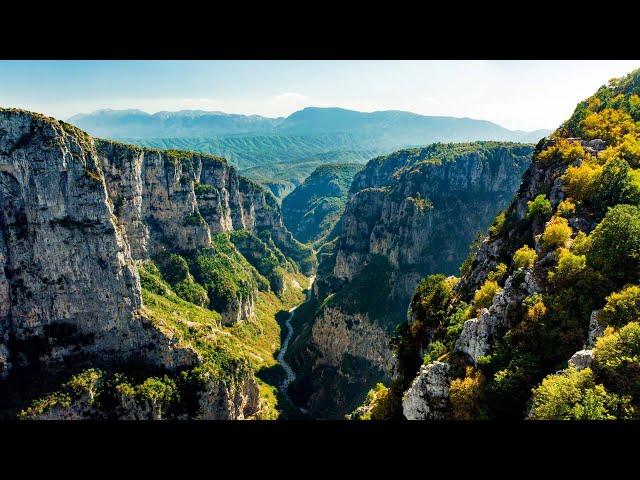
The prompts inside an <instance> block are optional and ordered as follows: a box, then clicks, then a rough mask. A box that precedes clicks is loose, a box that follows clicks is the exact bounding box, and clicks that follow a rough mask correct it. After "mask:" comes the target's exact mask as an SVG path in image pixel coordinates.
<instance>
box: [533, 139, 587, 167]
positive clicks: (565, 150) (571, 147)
mask: <svg viewBox="0 0 640 480" xmlns="http://www.w3.org/2000/svg"><path fill="white" fill-rule="evenodd" d="M584 157H585V151H584V148H582V144H581V143H580V142H575V141H569V140H567V139H565V138H559V139H557V140H556V141H555V143H554V144H553V145H551V146H549V147H547V148H546V149H544V150H543V151H541V152H540V153H539V154H538V155H537V160H538V161H540V162H542V163H545V164H550V163H555V162H558V163H571V162H573V161H575V160H577V159H579V158H584Z"/></svg>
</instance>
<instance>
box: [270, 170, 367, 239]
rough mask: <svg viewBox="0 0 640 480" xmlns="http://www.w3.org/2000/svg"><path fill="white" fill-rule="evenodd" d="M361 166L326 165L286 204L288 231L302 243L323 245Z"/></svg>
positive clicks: (308, 179) (284, 217)
mask: <svg viewBox="0 0 640 480" xmlns="http://www.w3.org/2000/svg"><path fill="white" fill-rule="evenodd" d="M362 168H363V166H362V165H360V164H357V163H355V164H354V163H342V164H330V165H322V166H319V167H318V168H316V169H315V170H314V171H313V173H312V174H311V175H310V176H309V177H307V178H306V180H305V181H304V183H302V185H300V186H298V187H296V189H295V190H294V191H293V192H291V193H290V194H289V195H287V196H286V197H285V198H284V200H283V201H282V217H283V219H284V223H285V225H286V226H287V228H288V229H289V230H290V231H291V233H293V235H294V236H295V237H296V238H297V239H298V240H300V241H301V242H304V243H307V242H314V243H317V242H321V241H322V240H323V239H325V238H326V237H327V235H329V233H330V232H331V230H332V229H333V228H334V226H335V224H336V222H337V221H338V219H339V218H340V215H342V212H343V210H344V205H345V202H346V200H347V197H348V193H349V187H350V186H351V181H352V180H353V177H354V176H355V175H356V173H358V172H359V171H360V170H362Z"/></svg>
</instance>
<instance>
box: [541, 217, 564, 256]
mask: <svg viewBox="0 0 640 480" xmlns="http://www.w3.org/2000/svg"><path fill="white" fill-rule="evenodd" d="M569 238H571V227H570V226H569V221H568V220H567V219H566V218H562V217H553V218H552V219H551V221H550V222H549V224H548V225H547V227H546V228H545V229H544V233H543V234H542V246H543V248H544V249H545V250H552V249H555V248H558V247H564V246H565V244H566V243H567V241H568V240H569Z"/></svg>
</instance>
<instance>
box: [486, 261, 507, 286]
mask: <svg viewBox="0 0 640 480" xmlns="http://www.w3.org/2000/svg"><path fill="white" fill-rule="evenodd" d="M506 274H507V266H506V265H505V264H504V263H499V264H498V265H497V266H496V268H495V269H494V270H492V271H491V272H489V274H488V275H487V278H488V279H489V280H493V281H495V282H498V283H500V282H502V280H503V279H504V277H505V275H506Z"/></svg>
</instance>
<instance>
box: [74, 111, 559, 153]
mask: <svg viewBox="0 0 640 480" xmlns="http://www.w3.org/2000/svg"><path fill="white" fill-rule="evenodd" d="M68 122H69V123H71V124H73V125H76V126H78V127H80V128H82V129H83V130H86V131H87V132H88V133H90V134H92V135H95V136H99V137H108V138H124V137H127V138H167V137H172V138H174V137H178V138H179V137H198V136H205V137H213V136H227V135H291V134H295V135H316V134H326V133H338V132H342V133H344V132H347V133H352V134H355V135H358V136H361V137H364V138H367V137H374V136H375V137H377V138H376V142H382V143H384V142H389V143H390V144H397V143H398V142H405V143H407V144H414V143H415V144H427V143H433V142H434V141H468V140H509V141H522V142H531V141H537V140H539V139H540V138H542V137H543V136H545V135H546V134H547V133H549V130H536V131H533V132H525V131H520V130H508V129H506V128H504V127H501V126H500V125H497V124H495V123H492V122H489V121H486V120H474V119H470V118H454V117H442V116H425V115H418V114H416V113H411V112H403V111H397V110H387V111H377V112H358V111H354V110H347V109H344V108H318V107H307V108H304V109H303V110H300V111H297V112H294V113H292V114H291V115H289V116H288V117H286V118H284V117H278V118H269V117H263V116H260V115H239V114H230V113H223V112H206V111H202V110H181V111H178V112H157V113H154V114H149V113H146V112H143V111H141V110H111V109H105V110H98V111H95V112H92V113H88V114H78V115H74V116H72V117H71V118H69V119H68ZM381 134H382V135H381Z"/></svg>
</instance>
